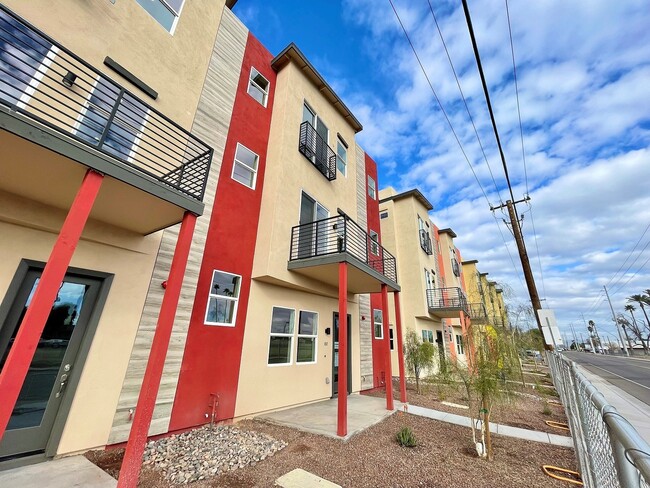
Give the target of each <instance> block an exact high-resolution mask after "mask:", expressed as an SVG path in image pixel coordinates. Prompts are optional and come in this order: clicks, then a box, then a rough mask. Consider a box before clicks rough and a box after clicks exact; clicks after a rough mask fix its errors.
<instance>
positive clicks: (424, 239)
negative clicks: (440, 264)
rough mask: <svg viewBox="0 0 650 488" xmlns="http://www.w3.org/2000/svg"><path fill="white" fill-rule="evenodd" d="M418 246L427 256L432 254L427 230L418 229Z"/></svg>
mask: <svg viewBox="0 0 650 488" xmlns="http://www.w3.org/2000/svg"><path fill="white" fill-rule="evenodd" d="M420 247H421V248H422V250H423V251H424V252H426V253H427V254H428V255H429V256H431V255H432V254H433V247H432V245H431V236H430V235H429V232H427V231H426V230H425V229H420Z"/></svg>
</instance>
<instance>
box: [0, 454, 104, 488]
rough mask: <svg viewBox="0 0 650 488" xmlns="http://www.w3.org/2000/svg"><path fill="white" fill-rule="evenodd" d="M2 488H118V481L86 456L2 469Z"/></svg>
mask: <svg viewBox="0 0 650 488" xmlns="http://www.w3.org/2000/svg"><path fill="white" fill-rule="evenodd" d="M0 486H1V487H3V488H5V487H6V488H13V487H16V488H45V487H47V488H87V487H92V488H115V487H116V486H117V480H116V479H114V478H113V477H112V476H110V475H109V474H107V473H106V472H104V471H103V470H102V469H101V468H99V467H97V466H95V465H94V464H93V463H91V462H90V461H88V460H87V459H86V458H85V457H83V456H71V457H65V458H60V459H55V460H53V461H46V462H43V463H38V464H32V465H31V466H23V467H20V468H15V469H9V470H7V471H0Z"/></svg>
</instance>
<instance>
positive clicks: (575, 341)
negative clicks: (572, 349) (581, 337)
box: [569, 322, 580, 351]
mask: <svg viewBox="0 0 650 488" xmlns="http://www.w3.org/2000/svg"><path fill="white" fill-rule="evenodd" d="M569 327H571V332H572V333H573V343H574V344H575V345H576V350H578V351H579V350H580V347H578V338H577V337H576V330H575V329H574V328H573V322H571V323H570V324H569Z"/></svg>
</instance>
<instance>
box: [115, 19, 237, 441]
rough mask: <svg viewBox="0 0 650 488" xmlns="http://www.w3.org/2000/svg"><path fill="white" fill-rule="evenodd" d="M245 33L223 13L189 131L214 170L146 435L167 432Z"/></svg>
mask: <svg viewBox="0 0 650 488" xmlns="http://www.w3.org/2000/svg"><path fill="white" fill-rule="evenodd" d="M247 38H248V30H247V29H246V27H245V26H244V25H243V24H242V23H241V22H240V21H239V19H237V17H235V15H234V14H233V13H232V12H231V11H230V10H229V9H227V8H226V9H224V11H223V16H222V18H221V24H220V26H219V32H218V34H217V39H216V42H215V46H214V48H213V51H212V57H211V60H210V65H209V68H208V73H207V76H206V79H205V84H204V87H203V91H202V93H201V98H200V101H199V106H198V108H197V112H196V115H195V118H194V123H193V126H192V133H193V134H195V135H196V136H197V137H199V138H200V139H202V140H203V141H205V142H206V143H208V144H209V145H210V146H212V147H213V148H214V156H213V158H212V166H211V168H210V175H209V178H208V183H207V187H206V192H205V197H204V203H205V213H204V214H203V215H202V216H201V217H199V219H197V222H196V228H195V231H194V237H193V240H192V246H191V248H190V254H189V259H188V263H187V270H186V272H185V278H184V280H183V287H182V291H181V296H180V301H179V304H178V310H177V312H176V318H175V320H174V328H173V331H172V337H171V341H170V345H169V350H168V352H167V358H166V360H165V367H164V369H163V378H162V381H161V384H160V390H159V392H158V397H157V399H156V407H155V410H154V414H153V420H152V422H151V427H150V429H149V435H156V434H162V433H165V432H167V430H168V428H169V420H170V417H171V410H172V405H173V402H174V395H175V393H176V386H177V384H178V377H179V374H180V368H181V362H182V358H183V351H184V348H185V340H186V337H187V331H188V328H189V323H190V316H191V312H192V307H193V305H194V296H195V290H196V284H197V282H198V276H199V271H200V268H201V261H202V257H203V250H204V249H205V242H206V237H207V233H208V226H209V223H210V217H211V215H212V205H213V203H214V197H215V192H216V188H217V182H218V180H219V173H220V169H221V162H222V158H223V151H224V147H225V143H226V137H227V134H228V127H229V125H230V119H231V117H232V110H233V105H234V102H235V94H236V91H237V84H238V82H239V76H240V70H241V65H242V60H243V57H244V50H245V48H246V41H247ZM178 231H179V226H175V227H172V228H169V229H166V230H165V231H164V232H163V236H162V241H161V244H160V249H159V252H158V257H157V259H156V265H155V269H154V272H153V274H152V278H151V283H150V285H149V291H148V293H147V299H146V302H145V306H144V309H143V311H142V318H141V320H140V325H139V328H138V333H137V337H136V339H135V343H134V345H133V351H132V354H131V358H130V361H129V366H128V369H127V372H126V377H125V379H124V384H123V386H122V391H121V393H120V399H119V401H118V405H117V411H116V413H115V417H114V419H113V427H112V429H111V434H110V437H109V440H108V442H109V444H113V443H117V442H123V441H125V440H126V439H127V438H128V435H129V430H130V427H131V421H130V419H129V411H130V410H132V409H134V408H135V405H136V404H137V400H138V395H139V394H140V388H141V387H142V378H143V376H144V370H145V368H146V364H147V360H148V358H149V350H150V348H151V342H152V339H153V332H154V330H155V327H156V322H157V320H158V313H159V311H160V304H161V302H162V297H163V292H164V289H163V288H162V286H161V283H162V282H163V281H165V280H166V279H167V276H168V274H169V269H170V266H171V261H172V258H173V255H174V249H175V247H176V240H177V237H178Z"/></svg>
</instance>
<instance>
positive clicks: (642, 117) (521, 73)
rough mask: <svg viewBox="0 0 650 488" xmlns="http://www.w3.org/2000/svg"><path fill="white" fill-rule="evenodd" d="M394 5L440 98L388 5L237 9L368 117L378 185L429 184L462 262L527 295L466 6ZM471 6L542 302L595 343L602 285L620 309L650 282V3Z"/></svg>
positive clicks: (604, 315) (255, 3) (603, 308)
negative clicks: (592, 332)
mask: <svg viewBox="0 0 650 488" xmlns="http://www.w3.org/2000/svg"><path fill="white" fill-rule="evenodd" d="M393 3H394V4H395V9H396V11H397V14H398V15H399V17H400V18H401V20H402V22H403V24H404V27H405V28H406V31H407V33H408V35H409V37H410V38H411V41H412V43H413V45H414V47H415V50H416V52H417V54H418V56H419V57H420V60H421V62H422V65H423V66H424V71H425V72H426V75H427V76H428V78H429V80H430V82H431V86H432V87H433V90H434V91H435V95H434V93H433V91H432V89H431V87H430V86H429V84H428V82H427V78H425V75H424V74H423V72H422V69H421V68H420V66H419V64H418V62H417V59H416V57H415V56H414V53H413V50H412V49H411V47H410V45H409V43H408V41H407V40H406V37H405V35H404V32H403V31H402V29H401V27H400V24H399V23H398V21H397V17H396V15H395V13H394V12H393V10H392V8H391V4H390V2H389V0H340V1H339V0H321V1H311V2H305V1H301V2H298V1H295V0H282V1H276V2H268V1H266V0H264V1H263V0H240V1H239V2H237V4H236V6H235V8H234V12H235V14H236V15H237V16H238V17H239V18H240V19H241V20H242V21H243V22H244V23H245V24H246V26H247V27H248V28H249V29H250V30H251V32H252V33H253V34H254V35H255V36H256V37H257V38H258V39H260V41H262V43H263V44H264V45H265V46H266V47H267V48H268V49H269V50H270V51H271V52H272V53H274V54H277V53H279V52H280V51H281V50H282V49H283V48H284V47H286V45H287V44H289V43H290V42H295V43H296V44H297V45H298V47H299V48H300V49H301V50H302V51H303V53H304V54H305V55H306V56H307V58H308V59H309V60H310V61H311V63H312V64H313V65H314V66H315V67H316V69H317V70H318V71H319V72H320V73H321V74H322V75H323V77H324V78H325V79H326V80H327V81H328V83H329V84H330V85H331V86H332V87H333V88H334V90H335V91H336V92H337V94H338V95H339V96H340V97H341V98H342V99H343V101H344V102H345V103H346V105H348V107H349V108H350V109H351V110H352V112H353V113H354V114H355V116H356V117H357V118H358V119H359V120H360V122H361V123H362V124H363V127H364V130H363V131H362V132H361V133H359V134H358V136H357V141H358V142H359V143H360V144H361V146H362V147H363V148H364V149H365V150H366V152H368V153H369V154H370V155H371V156H372V157H373V159H375V161H377V164H378V166H379V186H380V188H382V187H385V186H393V187H395V188H396V189H397V190H398V191H403V190H408V189H411V188H415V187H417V188H419V189H420V191H422V192H423V193H424V195H425V196H426V197H427V198H428V199H429V201H431V203H432V204H433V206H434V210H433V211H432V212H431V214H430V216H431V218H432V220H433V221H434V222H435V223H436V225H437V226H438V227H439V228H445V227H451V228H452V229H453V230H454V231H455V232H456V234H457V235H458V237H457V238H456V240H455V241H456V245H457V247H458V248H459V249H460V251H461V253H462V256H463V259H465V260H470V259H477V260H478V261H479V263H478V267H479V270H480V271H481V272H488V273H489V278H490V279H493V280H495V281H498V282H499V283H502V284H504V285H505V286H506V288H507V289H511V290H512V295H513V296H512V298H511V305H515V304H517V303H524V302H526V301H527V300H528V292H527V290H526V288H525V283H524V280H523V273H522V270H521V264H520V261H519V257H518V253H517V249H516V246H515V243H514V239H513V238H512V235H511V233H510V230H509V229H508V227H507V226H506V225H505V224H504V222H503V219H504V218H506V217H507V216H506V215H505V214H504V213H503V212H502V211H501V210H497V211H495V212H494V213H493V212H491V211H490V205H492V206H498V205H500V204H501V203H503V202H505V201H506V200H507V199H509V198H510V196H509V192H508V189H507V184H506V180H505V175H504V170H503V166H502V163H501V159H500V157H499V152H498V147H497V144H496V139H495V136H494V132H493V130H492V126H491V122H490V118H489V113H488V110H487V105H486V101H485V97H484V94H483V90H482V86H481V81H480V77H479V74H478V70H477V66H476V61H475V59H474V55H473V51H472V46H471V41H470V37H469V33H468V29H467V25H466V22H465V17H464V14H463V9H462V6H461V2H460V0H454V1H440V0H430V3H429V0H393ZM468 5H469V10H470V14H471V17H472V23H473V27H474V32H475V35H476V41H477V45H478V49H479V52H480V56H481V59H482V63H483V69H484V72H485V76H486V80H487V85H488V90H489V93H490V99H491V102H492V106H493V109H494V113H495V119H496V124H497V128H498V131H499V135H500V139H501V142H502V146H503V150H504V154H505V159H506V162H507V168H508V173H509V177H510V181H511V184H512V188H513V194H514V197H515V199H517V200H519V199H522V198H524V196H526V195H529V196H530V198H531V200H530V203H529V204H527V203H522V204H519V205H518V206H517V208H518V211H519V214H520V216H522V217H523V222H522V229H523V233H524V238H525V240H526V246H527V249H528V254H529V257H530V261H531V265H532V268H533V273H534V275H535V280H536V283H537V288H538V291H539V294H540V296H541V298H542V306H543V307H544V308H551V309H553V310H554V311H555V315H556V317H557V320H558V323H559V325H560V329H561V331H562V333H563V335H565V336H566V338H567V339H572V338H573V335H572V332H571V324H572V325H573V329H574V330H575V331H576V334H577V336H578V338H579V339H580V335H581V334H583V335H584V337H585V338H586V334H587V332H586V324H585V322H584V321H583V317H584V320H594V321H595V322H596V324H597V325H598V329H599V331H600V332H601V337H602V339H603V340H604V341H607V340H608V339H611V340H614V339H615V336H616V329H615V326H614V323H613V321H612V316H611V311H610V309H609V305H608V304H607V302H606V300H605V299H604V291H603V286H604V285H605V286H607V288H608V290H609V292H610V296H611V300H612V305H613V307H614V311H615V313H617V314H618V313H622V312H624V310H623V307H624V306H625V304H626V297H628V296H630V295H633V294H638V293H642V292H643V291H644V290H645V289H650V230H649V229H648V227H650V191H649V190H650V8H648V4H647V0H625V1H623V2H612V1H610V0H573V1H571V2H566V1H560V0H545V1H537V2H522V1H510V2H508V4H507V7H508V9H509V12H507V10H506V1H505V0H470V1H468ZM432 11H433V14H432ZM508 13H509V17H510V26H511V32H512V48H511V44H510V33H509V32H510V31H509V27H508V25H509V24H508ZM434 15H435V20H434ZM435 21H437V24H438V26H439V29H440V30H438V28H437V27H436V22H435ZM441 34H442V39H444V44H443V41H442V40H441ZM445 46H446V48H447V50H448V52H449V57H450V58H451V61H452V63H453V70H452V68H451V65H450V63H449V59H448V56H447V54H446V51H445ZM513 51H514V59H515V66H516V78H515V76H514V70H513V54H512V52H513ZM454 71H455V73H456V76H457V77H458V83H457V82H456V78H455V76H454ZM515 79H516V83H515ZM458 84H460V87H461V89H462V93H463V95H464V99H465V101H464V100H463V96H461V91H460V90H459V87H458ZM517 94H518V99H519V104H517ZM436 98H437V99H438V100H439V101H440V104H439V103H438V102H437V100H436ZM440 106H442V108H443V109H444V112H443V111H442V109H441V108H440ZM468 112H469V114H468ZM470 115H471V118H470ZM520 119H521V125H520V123H519V120H520ZM448 121H449V122H448ZM450 125H451V127H453V131H452V129H451V128H450ZM474 127H475V128H476V129H474ZM455 134H456V135H455ZM522 134H523V138H522ZM457 139H458V141H460V144H459V142H458V141H457ZM522 148H523V149H522ZM465 155H466V156H465ZM646 231H647V232H646ZM636 314H637V318H640V317H641V311H640V310H639V307H638V306H637V312H636Z"/></svg>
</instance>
